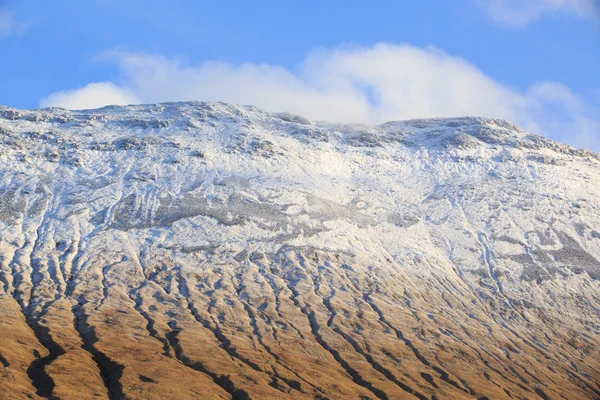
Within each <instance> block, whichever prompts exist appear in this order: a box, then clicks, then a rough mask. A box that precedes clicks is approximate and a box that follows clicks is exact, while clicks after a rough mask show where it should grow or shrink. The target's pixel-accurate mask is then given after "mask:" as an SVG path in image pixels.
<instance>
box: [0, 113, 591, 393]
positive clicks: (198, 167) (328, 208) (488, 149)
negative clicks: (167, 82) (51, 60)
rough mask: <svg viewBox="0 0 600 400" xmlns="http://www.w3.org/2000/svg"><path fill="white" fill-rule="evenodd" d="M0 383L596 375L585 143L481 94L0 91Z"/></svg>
mask: <svg viewBox="0 0 600 400" xmlns="http://www.w3.org/2000/svg"><path fill="white" fill-rule="evenodd" d="M0 140H1V145H0V160H1V162H0V315H1V316H2V318H1V319H0V338H1V340H0V398H2V399H31V398H35V399H37V398H48V399H107V398H108V399H125V398H127V399H231V398H233V399H321V400H323V399H362V400H366V399H415V398H416V399H479V400H483V399H561V398H563V399H593V398H600V384H599V382H600V281H599V279H600V156H599V155H598V154H595V153H592V152H589V151H585V150H577V149H574V148H571V147H569V146H567V145H563V144H560V143H557V142H554V141H551V140H549V139H546V138H543V137H540V136H535V135H531V134H528V133H527V132H524V131H523V130H522V129H520V128H519V127H517V126H515V125H512V124H510V123H508V122H506V121H502V120H497V119H485V118H452V119H421V120H411V121H402V122H389V123H385V124H382V125H378V126H364V125H343V124H331V123H322V122H312V121H309V120H307V119H305V118H302V117H300V116H296V115H292V114H287V113H279V114H273V113H268V112H265V111H262V110H259V109H257V108H254V107H241V106H233V105H227V104H223V103H199V102H191V103H167V104H157V105H144V106H128V107H105V108H102V109H98V110H91V111H68V110H64V109H41V110H35V111H24V110H16V109H11V108H7V107H2V108H0Z"/></svg>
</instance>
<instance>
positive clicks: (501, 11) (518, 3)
mask: <svg viewBox="0 0 600 400" xmlns="http://www.w3.org/2000/svg"><path fill="white" fill-rule="evenodd" d="M476 1H477V2H478V4H479V6H480V7H481V8H483V10H484V11H485V12H486V13H487V14H488V15H489V16H490V17H491V18H493V19H494V20H495V21H497V22H499V23H501V24H503V25H505V26H509V27H513V28H518V27H523V26H525V25H527V24H529V23H531V22H534V21H536V20H538V19H540V18H542V17H544V16H547V15H552V14H557V13H566V14H570V15H573V16H576V17H580V18H596V17H597V16H598V2H597V0H476Z"/></svg>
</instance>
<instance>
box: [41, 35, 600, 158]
mask: <svg viewBox="0 0 600 400" xmlns="http://www.w3.org/2000/svg"><path fill="white" fill-rule="evenodd" d="M104 58H108V59H109V60H111V61H112V62H115V63H116V64H117V65H118V68H119V71H120V72H121V75H122V76H121V80H122V82H123V84H122V85H121V86H116V85H115V84H113V83H110V82H105V83H95V84H91V85H88V86H85V87H83V88H81V89H76V90H71V91H65V92H58V93H54V94H52V95H50V96H49V97H47V98H46V99H44V100H43V101H42V103H41V104H42V105H43V106H50V105H54V106H62V107H65V108H93V107H100V106H103V105H107V104H126V103H133V102H144V103H155V102H162V101H185V100H207V101H225V102H230V103H237V104H252V105H256V106H258V107H262V108H265V109H267V110H270V111H290V112H295V113H298V114H301V115H304V116H306V117H308V118H311V119H317V120H328V121H339V122H367V123H380V122H384V121H388V120H394V119H395V120H398V119H409V118H423V117H453V116H463V115H477V116H488V117H498V118H504V119H508V120H510V121H512V122H515V123H518V124H520V125H522V126H523V127H525V128H526V129H530V130H531V131H534V132H538V133H543V134H546V135H547V136H550V137H553V138H555V139H558V140H563V141H568V142H569V143H572V144H575V145H582V146H585V147H593V148H595V149H600V146H598V143H599V142H600V140H599V139H600V138H598V134H599V133H600V129H598V119H597V117H596V115H600V113H598V112H596V111H597V110H594V109H592V108H591V107H589V106H586V105H585V104H584V102H583V101H582V100H581V99H579V98H578V97H577V96H576V95H575V94H574V93H572V92H571V91H570V90H569V89H568V88H567V87H565V86H562V85H560V84H557V83H552V82H545V83H539V84H536V85H534V86H533V87H532V88H531V89H529V90H528V91H525V92H520V91H517V90H514V89H511V88H509V87H506V86H504V85H502V84H500V83H498V82H496V81H494V80H493V79H491V78H490V77H488V76H486V75H485V74H484V73H483V72H481V71H480V70H478V69H477V68H476V67H475V66H473V65H472V64H469V63H468V62H467V61H465V60H463V59H461V58H458V57H453V56H450V55H448V54H446V53H444V52H442V51H440V50H437V49H434V48H424V49H423V48H415V47H411V46H407V45H404V46H396V45H389V44H378V45H376V46H374V47H371V48H340V49H337V50H332V51H327V50H322V51H318V52H313V53H312V54H310V55H309V56H308V57H307V58H306V60H305V61H304V63H303V64H302V66H301V67H300V68H299V72H297V73H294V72H291V71H289V70H286V69H284V68H282V67H279V66H272V65H266V64H242V65H230V64H224V63H218V62H205V63H202V64H200V65H197V66H187V65H185V64H183V63H181V62H179V61H176V60H171V59H167V58H165V57H162V56H156V55H149V54H143V53H142V54H136V53H110V54H108V55H105V57H104ZM591 140H595V141H594V142H593V143H592V141H591Z"/></svg>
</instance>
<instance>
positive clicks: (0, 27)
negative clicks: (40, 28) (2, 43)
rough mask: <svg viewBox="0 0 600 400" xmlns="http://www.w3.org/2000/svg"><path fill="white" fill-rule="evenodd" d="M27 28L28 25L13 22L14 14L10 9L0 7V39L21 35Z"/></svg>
mask: <svg viewBox="0 0 600 400" xmlns="http://www.w3.org/2000/svg"><path fill="white" fill-rule="evenodd" d="M28 27H29V26H28V24H25V23H22V22H17V21H16V20H15V17H14V12H13V11H12V10H11V9H9V8H2V7H0V37H2V36H9V35H12V34H21V33H23V32H25V30H26V29H27V28H28Z"/></svg>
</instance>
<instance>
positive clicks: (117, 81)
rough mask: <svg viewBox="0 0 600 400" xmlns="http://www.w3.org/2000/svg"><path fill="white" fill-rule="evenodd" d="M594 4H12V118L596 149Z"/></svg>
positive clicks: (7, 78)
mask: <svg viewBox="0 0 600 400" xmlns="http://www.w3.org/2000/svg"><path fill="white" fill-rule="evenodd" d="M599 15H600V4H599V2H598V1H596V0H452V1H449V0H421V1H412V0H407V1H369V2H367V1H352V0H346V1H327V0H321V1H312V0H304V1H275V0H273V1H260V0H257V1H221V2H199V1H191V0H179V1H173V2H169V3H168V5H167V2H164V1H152V0H146V1H141V0H120V1H117V0H90V1H85V2H83V1H80V0H55V1H52V2H40V1H37V0H20V1H6V0H0V50H1V51H2V54H3V55H4V57H3V58H4V60H3V62H1V63H0V85H1V86H0V87H1V90H0V104H4V105H8V106H12V107H19V108H37V107H40V106H63V107H67V108H92V107H99V106H102V105H105V104H112V103H115V104H127V103H137V102H144V103H146V102H160V101H174V100H192V99H196V100H222V101H228V102H234V103H243V104H254V105H257V106H260V107H263V108H266V109H269V110H273V111H279V110H285V111H292V112H297V113H301V114H304V115H306V116H308V117H310V118H314V119H325V120H335V121H344V122H369V123H379V122H383V121H385V120H388V119H406V118H416V117H436V116H441V117H445V116H458V115H482V116H490V117H499V118H505V119H510V120H511V121H513V122H516V123H519V124H521V125H522V126H524V127H525V128H526V129H528V130H530V131H533V132H536V133H541V134H545V135H547V136H549V137H551V138H554V139H557V140H561V141H564V142H568V143H570V144H573V145H576V146H579V147H586V148H591V149H594V150H600V74H599V73H598V70H600V17H599Z"/></svg>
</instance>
